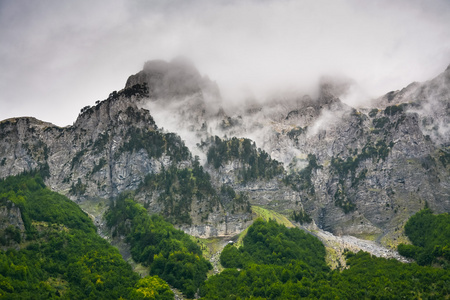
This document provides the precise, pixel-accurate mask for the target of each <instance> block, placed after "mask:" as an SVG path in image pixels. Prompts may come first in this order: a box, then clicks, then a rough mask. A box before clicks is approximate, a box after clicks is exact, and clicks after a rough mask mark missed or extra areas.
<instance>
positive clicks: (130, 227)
mask: <svg viewBox="0 0 450 300" xmlns="http://www.w3.org/2000/svg"><path fill="white" fill-rule="evenodd" d="M106 221H107V225H108V226H109V227H111V228H114V230H113V232H112V234H113V236H116V235H122V236H125V237H126V239H127V242H128V243H129V244H130V246H131V254H132V257H133V259H134V260H135V261H137V262H141V263H142V264H143V265H145V266H148V267H150V274H151V275H158V276H159V277H161V278H162V279H164V280H166V281H167V282H168V283H169V284H170V285H172V286H173V287H175V288H178V289H180V290H181V291H182V292H183V293H184V294H185V295H186V296H187V297H188V298H193V297H194V294H195V292H196V291H197V289H198V288H199V287H200V285H201V284H202V283H203V282H204V281H205V279H206V274H207V272H208V271H209V270H210V269H211V268H212V266H211V264H210V263H209V261H207V260H206V259H205V258H204V257H203V256H202V251H201V249H200V247H199V246H198V245H197V244H196V243H195V242H193V241H192V239H191V238H190V236H189V235H187V234H185V233H184V232H182V231H181V230H177V229H175V228H174V227H173V225H172V224H171V223H169V222H167V221H165V220H164V219H163V218H162V217H161V216H158V215H153V216H149V214H148V213H147V210H146V209H145V208H144V207H143V206H142V205H140V204H138V203H136V202H135V201H133V200H132V199H130V198H128V197H127V195H122V196H121V197H119V198H118V199H117V200H115V201H114V204H113V205H111V208H110V210H109V211H108V212H107V213H106Z"/></svg>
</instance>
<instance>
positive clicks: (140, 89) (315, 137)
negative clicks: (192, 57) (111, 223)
mask: <svg viewBox="0 0 450 300" xmlns="http://www.w3.org/2000/svg"><path fill="white" fill-rule="evenodd" d="M449 87H450V70H449V69H447V70H446V71H445V72H444V73H442V74H441V75H439V76H438V77H436V78H435V79H433V80H431V81H429V82H426V83H422V84H420V83H415V84H412V85H410V86H408V87H407V88H405V89H403V90H401V91H394V92H390V93H388V94H386V95H385V96H383V97H381V98H380V99H377V100H376V101H375V102H374V104H373V107H369V108H358V109H357V108H352V107H349V106H347V105H345V104H344V103H342V102H341V101H340V99H339V97H340V95H342V93H344V92H345V90H346V88H347V83H345V82H344V83H342V82H338V83H336V82H333V81H330V80H328V81H324V82H322V83H321V86H320V89H319V90H320V92H319V94H318V96H317V97H314V98H312V97H309V96H303V95H301V96H296V95H294V96H290V97H287V98H280V99H274V101H272V102H267V103H265V104H258V103H257V102H256V103H252V104H249V105H248V106H243V107H241V108H240V109H239V110H236V111H232V110H231V111H230V110H228V111H225V110H224V109H221V106H222V107H224V106H225V105H224V104H223V103H222V100H221V99H220V92H219V91H218V88H217V85H216V84H215V83H213V82H212V81H210V80H209V79H208V78H206V77H202V76H201V75H200V73H199V72H198V71H197V70H196V69H195V68H194V67H193V66H192V65H191V64H190V63H189V62H187V61H185V60H182V59H181V60H175V61H174V62H171V63H167V62H163V61H151V62H148V63H146V64H145V66H144V69H143V70H142V71H140V72H139V73H137V74H136V75H132V76H130V78H129V79H128V81H127V83H126V86H125V89H123V90H121V91H119V92H113V93H111V95H110V97H109V98H108V99H106V100H104V101H101V102H98V103H97V104H96V105H95V106H93V107H86V108H83V109H82V111H81V113H80V115H79V117H78V119H77V121H76V122H75V123H74V125H73V126H68V127H65V128H59V127H56V126H54V125H52V124H49V123H44V122H41V121H38V120H36V119H33V118H18V119H10V120H5V121H2V122H1V123H0V137H1V142H0V164H1V167H0V177H5V176H9V175H14V174H18V173H21V172H23V171H29V170H32V169H41V170H43V171H44V173H45V174H46V176H47V177H46V184H48V185H49V186H50V187H51V188H52V189H53V190H55V191H59V192H62V193H63V194H66V195H68V196H69V197H70V198H71V199H72V200H74V201H78V202H82V201H85V200H86V199H92V198H94V199H95V198H97V197H98V198H111V197H115V196H117V195H118V194H120V193H122V192H124V191H136V192H135V198H136V199H137V200H138V201H140V202H141V203H143V204H144V205H146V207H147V209H148V210H149V212H162V211H164V209H165V204H164V202H161V201H159V200H158V199H160V196H161V195H162V194H164V193H163V190H160V189H156V190H151V191H149V190H145V189H140V188H142V184H143V182H144V181H145V178H146V177H147V176H149V174H160V173H164V170H167V169H168V168H170V166H176V168H177V169H180V170H183V169H192V168H193V161H194V159H193V157H192V154H191V152H190V151H192V153H194V154H196V155H197V154H198V155H199V156H200V162H201V164H202V165H203V167H204V170H206V171H207V172H208V173H209V174H210V176H211V182H212V184H213V186H214V189H215V190H216V191H219V190H220V188H221V186H222V185H224V184H226V185H229V186H231V187H232V188H233V189H234V190H235V191H238V192H242V193H243V194H247V195H248V199H249V201H250V202H251V203H252V204H255V205H263V206H267V207H270V208H271V209H274V210H277V211H279V212H282V213H284V214H286V215H288V216H291V214H292V212H294V211H300V210H301V211H304V212H306V213H307V214H308V215H309V216H310V217H311V218H312V219H313V220H314V222H315V224H317V226H318V227H319V228H320V229H323V230H326V231H329V232H332V233H334V234H336V235H354V236H357V237H361V238H370V239H375V240H376V241H377V242H382V243H384V244H385V245H391V244H395V240H396V239H397V238H398V237H399V236H400V235H401V233H402V230H401V228H402V225H403V224H404V222H405V221H406V220H407V219H408V218H409V216H411V215H412V214H414V213H415V212H417V211H418V210H420V209H421V208H423V207H424V205H425V203H428V205H429V206H430V207H431V208H432V209H433V210H434V211H435V212H448V211H449V210H450V197H449V195H450V183H449V181H448V178H449V172H450V171H449V168H450V149H449V136H450V135H449V134H448V128H449V119H448V116H449V115H450V114H449V105H450V104H449V103H450V92H449V90H450V88H449ZM220 103H222V105H219V104H220ZM167 116H171V118H168V117H167ZM154 118H155V120H156V122H155V120H154ZM165 120H166V121H167V122H165ZM169 121H170V122H169ZM156 124H158V126H163V127H164V128H166V129H169V130H170V131H172V132H175V133H178V134H180V136H181V138H182V139H184V141H185V142H186V145H187V146H188V147H189V149H187V148H186V147H185V143H184V142H183V141H182V139H180V138H179V137H178V136H177V135H174V134H171V133H168V132H166V131H163V130H161V129H159V128H158V127H157V126H156ZM214 135H217V136H220V137H221V138H222V139H224V140H229V139H230V138H231V137H238V138H242V137H245V138H250V139H251V140H253V141H255V142H256V145H257V146H256V147H257V148H260V149H258V150H257V156H258V157H259V156H261V155H263V152H265V153H268V154H269V155H270V157H271V158H272V159H276V160H277V161H279V162H281V163H282V164H283V166H284V172H283V173H282V174H278V175H275V176H272V177H257V178H253V179H251V180H245V181H243V180H242V178H241V177H239V176H240V175H239V174H241V173H242V172H241V171H242V170H243V169H244V170H245V169H248V167H249V164H248V162H243V161H242V160H240V159H230V160H229V161H227V162H224V163H223V164H221V165H220V166H219V167H218V168H216V167H214V166H212V165H211V163H209V162H208V160H207V153H208V150H209V148H210V146H204V147H197V146H196V144H199V145H201V144H202V142H203V141H205V140H207V139H210V138H211V136H214ZM239 149H240V150H239ZM239 149H238V150H237V151H238V152H239V151H242V149H241V148H239ZM189 150H190V151H189ZM179 184H181V183H176V185H175V186H178V185H179ZM180 195H181V194H179V196H176V197H175V198H174V199H175V202H177V201H180V199H181V198H182V197H181V196H180ZM213 198H214V197H213V196H208V197H206V198H204V197H203V198H202V197H194V198H193V199H194V201H193V202H192V203H190V204H189V205H188V206H186V207H187V210H188V213H189V216H190V219H191V222H192V223H190V224H189V223H185V224H179V226H180V227H181V228H183V230H185V231H186V232H188V233H190V234H193V235H196V236H202V237H207V236H213V235H225V234H226V235H231V234H235V233H238V232H240V231H242V230H243V229H244V228H245V227H246V226H248V224H250V223H251V215H250V213H249V212H248V211H245V209H243V208H242V209H240V210H236V211H233V209H231V207H230V206H229V209H228V208H226V205H224V203H221V202H220V201H218V202H217V204H214V205H213V206H214V207H211V203H213V202H214V201H216V200H213ZM214 199H215V198H214ZM214 203H215V202H214ZM205 208H206V209H205ZM211 209H212V210H211Z"/></svg>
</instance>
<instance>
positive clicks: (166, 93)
mask: <svg viewBox="0 0 450 300" xmlns="http://www.w3.org/2000/svg"><path fill="white" fill-rule="evenodd" d="M136 84H139V85H147V86H148V90H149V97H150V98H153V99H157V98H162V99H173V98H184V97H187V96H192V95H195V94H203V92H205V91H207V92H209V93H211V91H213V94H216V95H219V91H218V88H217V86H216V85H215V84H214V83H213V82H211V81H210V80H209V79H208V78H206V77H202V76H201V75H200V72H199V71H198V70H197V68H196V67H195V66H194V64H193V63H192V62H191V61H190V60H189V59H187V58H185V57H176V58H174V59H173V60H172V61H170V62H167V61H164V60H150V61H147V62H146V63H145V64H144V68H143V70H142V71H140V72H139V73H137V74H135V75H131V76H130V77H129V78H128V80H127V83H126V85H125V88H130V87H133V86H134V85H136Z"/></svg>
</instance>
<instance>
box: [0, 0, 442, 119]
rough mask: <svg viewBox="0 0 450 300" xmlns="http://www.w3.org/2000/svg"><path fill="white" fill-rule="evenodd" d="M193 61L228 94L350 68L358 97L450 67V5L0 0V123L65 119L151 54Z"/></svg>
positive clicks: (258, 91)
mask: <svg viewBox="0 0 450 300" xmlns="http://www.w3.org/2000/svg"><path fill="white" fill-rule="evenodd" d="M177 55H184V56H187V57H189V58H190V59H191V60H192V61H193V62H194V64H195V65H196V66H197V68H198V69H199V71H200V72H201V73H202V74H204V75H208V76H209V77H210V78H211V79H212V80H215V81H217V83H218V84H219V87H220V88H221V89H222V92H223V95H224V97H225V99H226V100H227V101H232V100H235V99H237V98H239V97H240V93H241V92H242V91H245V92H246V93H251V94H254V95H256V96H258V97H262V96H263V95H264V93H266V92H267V91H269V90H273V89H277V88H279V89H284V88H288V87H291V88H292V87H295V88H298V89H300V90H301V89H304V90H305V91H307V90H308V89H309V88H311V86H313V85H314V83H315V82H316V81H317V79H318V78H319V77H320V76H322V75H344V76H347V77H349V78H352V79H354V80H355V81H356V82H357V83H358V84H359V86H360V91H361V92H360V93H359V94H358V95H359V96H358V98H357V99H353V101H359V100H358V99H359V98H360V99H361V101H362V100H363V98H365V97H375V96H379V95H381V94H384V93H386V92H388V91H390V90H395V89H400V88H402V87H403V86H405V85H407V84H409V83H410V82H412V81H425V80H427V79H431V78H432V77H434V76H436V75H437V74H439V73H440V72H442V71H443V70H445V68H446V67H447V66H448V65H449V64H450V1H448V0H427V1H414V0H404V1H392V0H386V1H356V0H355V1H352V0H329V1H321V0H311V1H280V0H277V1H275V0H254V1H245V0H240V1H206V0H193V1H188V0H179V1H177V0H173V1H167V0H165V1H144V0H133V1H125V0H122V1H121V0H119V1H93V0H89V1H63V0H47V1H46V0H42V1H35V0H29V1H24V0H14V1H13V0H11V1H8V0H0V120H3V119H6V118H10V117H19V116H34V117H36V118H38V119H41V120H44V121H49V122H52V123H54V124H57V125H60V126H65V125H70V124H72V123H73V122H74V121H75V119H76V117H77V115H78V113H79V111H80V109H81V108H82V107H83V106H86V105H93V104H94V102H95V101H96V100H101V99H105V98H107V96H108V94H109V93H110V92H112V91H114V90H120V89H122V88H123V86H124V85H125V81H126V79H127V78H128V76H129V75H131V74H135V73H137V72H138V71H140V70H141V69H142V66H143V64H144V62H145V61H147V60H151V59H165V60H171V59H172V58H173V57H175V56H177Z"/></svg>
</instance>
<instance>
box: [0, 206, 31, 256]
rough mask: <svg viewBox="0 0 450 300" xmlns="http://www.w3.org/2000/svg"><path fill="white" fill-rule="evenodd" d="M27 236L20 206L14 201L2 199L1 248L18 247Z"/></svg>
mask: <svg viewBox="0 0 450 300" xmlns="http://www.w3.org/2000/svg"><path fill="white" fill-rule="evenodd" d="M24 237H25V224H24V222H23V219H22V213H21V210H20V208H19V207H18V206H17V205H16V204H14V203H13V202H12V201H9V200H6V199H2V200H0V249H2V250H6V249H8V248H11V247H14V248H18V246H19V244H20V242H21V241H22V239H24Z"/></svg>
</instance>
